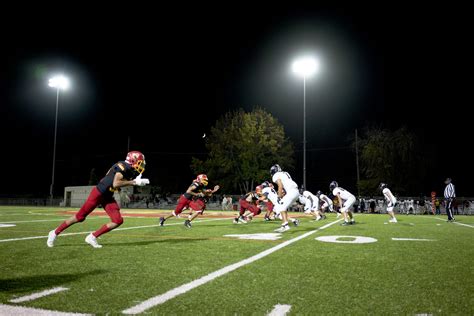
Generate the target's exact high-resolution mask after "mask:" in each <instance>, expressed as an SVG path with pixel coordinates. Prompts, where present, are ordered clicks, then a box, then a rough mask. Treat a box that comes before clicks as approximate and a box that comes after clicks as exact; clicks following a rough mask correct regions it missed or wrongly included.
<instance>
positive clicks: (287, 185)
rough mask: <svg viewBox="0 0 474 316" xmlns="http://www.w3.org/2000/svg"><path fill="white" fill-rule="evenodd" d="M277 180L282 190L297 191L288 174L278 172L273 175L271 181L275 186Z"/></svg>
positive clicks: (296, 186)
mask: <svg viewBox="0 0 474 316" xmlns="http://www.w3.org/2000/svg"><path fill="white" fill-rule="evenodd" d="M278 179H280V180H281V183H282V184H283V189H284V190H285V191H286V192H288V191H290V190H298V185H297V184H296V183H295V181H293V179H291V176H290V174H289V173H288V172H285V171H280V172H277V173H275V174H274V175H273V178H272V181H273V183H275V184H277V183H278V182H277V181H278Z"/></svg>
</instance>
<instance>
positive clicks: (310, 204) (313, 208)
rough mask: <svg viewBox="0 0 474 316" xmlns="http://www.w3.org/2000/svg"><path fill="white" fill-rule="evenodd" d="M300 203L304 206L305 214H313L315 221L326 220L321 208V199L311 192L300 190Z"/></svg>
mask: <svg viewBox="0 0 474 316" xmlns="http://www.w3.org/2000/svg"><path fill="white" fill-rule="evenodd" d="M298 201H299V202H300V203H301V204H303V206H304V213H305V214H313V215H314V219H315V220H316V221H319V220H321V219H324V218H325V217H326V216H325V215H324V214H322V213H321V211H320V208H319V198H318V197H317V196H316V195H314V194H313V193H311V192H309V191H303V189H300V196H299V199H298Z"/></svg>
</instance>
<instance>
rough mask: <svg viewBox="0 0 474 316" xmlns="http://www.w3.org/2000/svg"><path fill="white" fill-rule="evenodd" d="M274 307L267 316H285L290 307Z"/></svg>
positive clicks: (278, 305)
mask: <svg viewBox="0 0 474 316" xmlns="http://www.w3.org/2000/svg"><path fill="white" fill-rule="evenodd" d="M274 307H275V308H273V310H272V311H271V312H270V314H268V316H285V315H286V314H287V313H288V312H289V311H290V309H291V305H280V304H277V305H275V306H274Z"/></svg>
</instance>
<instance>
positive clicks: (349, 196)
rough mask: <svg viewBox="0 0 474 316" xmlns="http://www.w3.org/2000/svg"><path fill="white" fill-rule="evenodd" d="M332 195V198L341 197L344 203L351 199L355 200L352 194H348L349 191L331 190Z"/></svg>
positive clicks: (341, 189) (338, 188)
mask: <svg viewBox="0 0 474 316" xmlns="http://www.w3.org/2000/svg"><path fill="white" fill-rule="evenodd" d="M332 194H333V195H334V196H337V195H338V194H339V195H340V196H341V199H343V200H346V201H347V200H349V199H352V198H354V199H355V196H354V195H353V194H352V193H350V192H349V191H346V190H344V189H343V188H341V187H337V188H335V189H334V190H332Z"/></svg>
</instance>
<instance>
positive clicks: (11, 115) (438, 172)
mask: <svg viewBox="0 0 474 316" xmlns="http://www.w3.org/2000/svg"><path fill="white" fill-rule="evenodd" d="M201 9H202V11H203V13H197V11H196V12H192V10H191V9H190V11H189V12H188V13H183V12H178V11H169V12H168V11H166V10H164V9H163V10H162V11H160V12H159V13H157V12H154V11H149V10H147V9H146V8H135V9H130V10H122V12H120V13H119V14H112V13H110V12H109V14H105V13H101V14H99V13H97V14H95V15H94V14H87V15H86V14H85V12H88V11H87V10H77V11H74V10H75V8H69V9H68V11H67V12H68V13H69V14H68V15H66V14H62V15H56V16H54V19H55V20H54V21H55V23H57V24H62V25H64V26H65V28H66V29H67V31H65V30H63V31H58V32H57V34H55V32H54V31H53V28H54V27H53V24H54V23H53V20H52V18H53V16H52V15H51V16H48V15H41V14H38V15H37V16H36V17H35V18H31V19H30V18H29V19H28V21H29V22H28V23H26V22H25V23H24V25H23V26H22V25H16V26H12V25H11V24H9V25H8V23H9V22H2V24H3V25H2V26H4V29H5V27H7V28H8V29H9V30H10V32H6V33H5V37H4V38H3V39H2V50H1V52H0V117H1V124H0V131H1V136H0V137H1V145H2V150H1V152H2V158H3V165H4V168H3V169H4V171H3V177H2V179H3V180H2V181H1V184H0V196H3V197H5V196H15V195H25V194H29V195H32V196H35V197H41V196H47V195H48V193H49V184H50V183H51V168H52V151H53V133H54V117H55V101H56V100H55V98H56V94H55V90H54V89H52V88H49V87H48V86H47V81H48V78H49V77H50V76H51V75H52V74H55V73H58V72H62V73H64V74H66V75H68V76H69V77H70V78H71V84H72V88H71V89H70V90H69V91H67V92H64V93H62V94H61V95H60V109H59V125H58V143H57V162H56V186H55V187H56V189H55V192H56V194H57V195H60V194H62V188H63V187H64V186H69V185H84V184H87V182H88V180H89V173H90V170H91V169H92V168H95V169H96V171H97V174H98V176H99V177H101V176H103V174H105V172H106V171H107V169H108V168H109V167H110V166H111V165H112V164H113V163H115V162H116V161H118V160H123V159H124V158H125V155H126V152H127V143H128V137H130V149H131V150H140V151H142V152H143V153H144V154H145V156H146V158H147V171H146V173H145V174H146V175H147V177H149V178H150V180H151V181H152V184H155V185H160V186H162V187H166V188H167V189H169V190H170V191H171V192H176V193H179V192H181V191H183V190H185V189H186V187H187V185H188V184H189V183H190V181H191V180H192V179H193V177H194V175H193V173H192V172H191V169H190V167H189V165H190V161H191V157H192V156H196V157H200V158H204V157H205V155H204V153H205V151H206V150H205V147H204V140H203V139H202V135H203V133H206V132H209V130H210V127H211V126H213V125H214V123H215V121H216V119H217V118H219V117H220V116H221V115H223V114H224V113H226V112H227V111H229V110H233V109H238V108H244V109H245V110H251V109H252V108H254V107H255V106H261V107H263V108H265V109H266V110H267V111H269V112H271V113H272V114H273V115H274V116H275V117H277V118H278V120H279V121H280V122H281V123H282V124H283V125H284V127H285V131H286V133H287V135H288V136H289V137H290V138H291V139H292V140H293V142H294V143H295V145H296V159H297V161H296V162H297V163H296V167H295V169H294V170H293V171H292V174H293V177H294V178H295V179H296V180H297V181H298V182H301V181H302V138H303V136H302V135H303V130H302V122H303V107H302V106H303V98H302V93H303V85H302V80H301V79H299V78H297V77H295V76H294V75H293V74H292V73H291V70H290V65H291V62H292V60H293V59H294V58H295V57H297V56H298V55H301V54H304V53H311V52H314V53H315V55H316V56H318V57H319V58H320V60H321V66H322V71H321V73H320V74H319V75H318V76H317V77H315V78H312V79H310V80H308V81H307V99H306V101H307V117H306V120H307V140H308V147H307V148H308V150H309V151H308V171H307V172H308V188H309V189H310V190H311V191H317V190H318V189H323V190H327V186H328V184H329V182H330V181H331V180H333V179H336V180H338V181H339V183H340V184H341V185H342V186H343V187H347V188H354V185H355V177H356V171H355V157H354V154H353V152H351V151H350V149H348V148H347V146H349V142H350V141H349V139H350V137H351V136H352V135H353V133H354V130H355V129H356V128H358V129H359V131H360V132H361V131H362V129H363V128H364V126H367V125H372V126H374V125H375V126H381V127H386V128H391V129H396V128H399V127H401V126H402V125H405V126H407V127H409V129H410V130H412V131H414V132H415V133H416V134H417V135H418V137H419V138H420V139H421V140H422V143H423V146H424V147H423V148H422V149H420V150H422V151H424V152H425V153H424V158H423V159H425V160H427V161H430V163H431V164H432V165H433V167H432V169H431V170H432V173H431V174H430V175H429V176H428V177H426V178H425V179H415V181H419V182H420V183H422V188H423V192H413V195H418V194H420V193H424V194H426V195H428V194H429V192H431V190H433V189H435V190H437V191H438V192H439V191H440V190H442V189H443V187H444V185H443V181H444V179H445V178H446V177H447V176H450V177H452V178H453V182H454V184H455V185H456V186H457V191H458V195H470V196H472V195H474V188H473V187H472V186H471V181H470V180H471V179H472V177H473V175H474V172H473V170H472V168H471V166H472V164H471V163H470V162H471V161H472V154H470V153H469V151H470V150H471V148H472V147H473V144H474V142H473V138H472V135H473V132H472V122H473V121H474V117H473V116H472V114H468V107H470V106H472V104H473V102H472V93H471V90H472V87H471V85H472V79H471V78H470V75H471V73H472V70H473V67H472V66H473V63H472V56H473V55H474V54H473V53H474V52H473V49H472V48H470V47H469V46H471V42H472V22H471V21H470V17H469V14H468V12H469V10H466V8H461V7H451V8H447V7H429V8H428V7H420V8H415V7H413V6H410V7H402V6H400V7H392V8H390V7H384V8H382V7H379V8H376V7H370V8H365V7H351V8H349V7H345V8H344V7H340V8H329V7H323V8H301V9H298V10H296V9H289V8H281V9H269V8H266V9H259V10H257V9H255V8H232V7H231V6H230V5H229V7H228V8H225V9H224V8H222V10H221V12H215V11H214V12H211V11H206V10H204V9H203V8H201ZM72 11H74V12H72ZM83 11H84V12H83ZM63 13H64V12H63ZM73 13H75V14H76V15H74V16H72V15H73ZM269 167H270V166H269ZM210 184H211V185H212V184H214V183H213V181H212V179H211V181H210ZM223 191H225V188H223Z"/></svg>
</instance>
